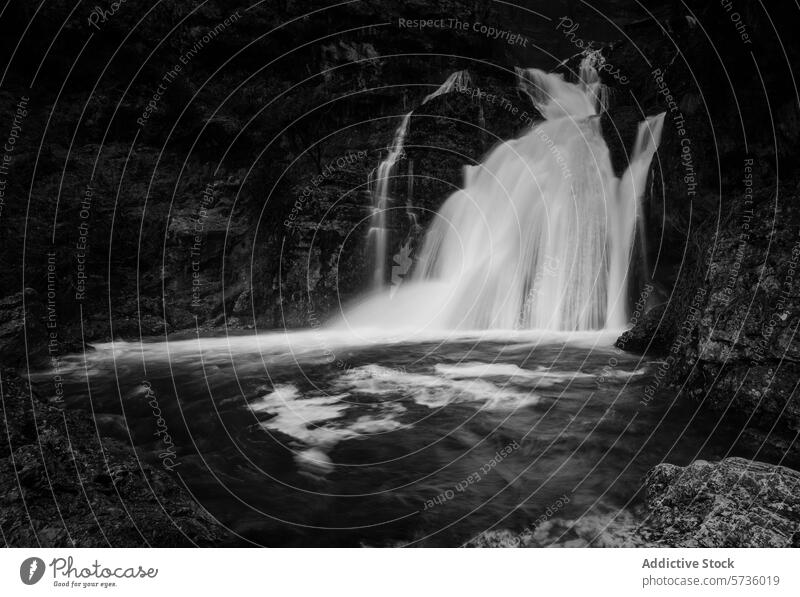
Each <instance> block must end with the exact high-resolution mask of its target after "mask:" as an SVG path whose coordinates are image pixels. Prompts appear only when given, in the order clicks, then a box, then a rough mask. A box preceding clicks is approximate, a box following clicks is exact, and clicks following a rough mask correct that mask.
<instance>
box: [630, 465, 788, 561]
mask: <svg viewBox="0 0 800 597" xmlns="http://www.w3.org/2000/svg"><path fill="white" fill-rule="evenodd" d="M640 534H641V535H643V536H644V537H645V538H646V539H647V540H648V541H649V542H652V543H654V544H656V545H664V546H670V547H800V473H798V472H797V471H794V470H792V469H788V468H786V467H782V466H773V465H769V464H765V463H762V462H754V461H751V460H745V459H742V458H727V459H725V460H723V461H722V462H719V463H716V464H710V463H708V462H704V461H700V460H698V461H695V462H693V463H692V464H690V465H689V466H687V467H678V466H674V465H671V464H660V465H658V466H657V467H655V468H654V469H653V470H652V471H650V473H649V475H648V477H647V516H646V518H645V520H644V523H643V525H642V528H641V530H640Z"/></svg>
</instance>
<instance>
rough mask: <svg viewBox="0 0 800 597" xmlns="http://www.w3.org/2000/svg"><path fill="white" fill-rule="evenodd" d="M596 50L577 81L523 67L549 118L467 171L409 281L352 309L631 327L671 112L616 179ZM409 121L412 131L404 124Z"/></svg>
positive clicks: (428, 320)
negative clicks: (653, 169) (638, 260)
mask: <svg viewBox="0 0 800 597" xmlns="http://www.w3.org/2000/svg"><path fill="white" fill-rule="evenodd" d="M600 60H602V57H601V56H600V55H599V53H588V54H587V55H586V56H585V58H584V60H583V61H582V63H581V65H580V73H579V80H578V82H577V83H570V82H567V81H565V80H564V78H563V76H561V75H558V74H548V73H545V72H543V71H541V70H538V69H527V70H521V69H519V70H518V75H519V80H520V85H521V87H522V88H523V89H524V90H525V91H526V92H527V93H528V94H529V95H530V97H531V99H532V101H533V102H534V104H535V105H536V107H537V108H538V109H539V111H540V112H541V114H542V115H543V116H544V118H545V120H544V121H542V122H540V123H537V124H536V125H534V126H533V127H532V128H531V130H530V131H529V132H527V133H526V134H525V135H523V136H522V137H520V138H519V139H514V140H511V141H508V142H505V143H503V144H501V145H499V146H498V147H497V148H495V149H494V150H493V151H492V152H491V153H490V154H489V155H488V157H487V158H486V159H485V161H484V162H483V163H482V164H480V165H478V166H471V167H467V168H466V169H465V176H464V179H465V180H464V188H463V189H462V190H459V191H457V192H456V193H454V194H453V195H451V196H450V198H448V199H447V201H446V202H445V203H444V205H443V206H442V208H441V209H440V210H439V213H438V214H437V216H436V217H435V218H434V220H433V222H432V224H431V225H430V227H429V229H428V231H427V233H426V236H425V241H424V246H423V248H422V251H421V253H420V258H419V261H418V263H417V265H416V268H415V270H414V272H413V275H412V277H411V281H410V282H409V283H408V284H406V285H404V286H403V287H402V288H401V291H399V292H397V293H395V295H394V296H393V297H392V298H391V299H389V298H388V297H385V296H382V297H381V296H379V297H373V298H372V299H370V300H368V301H367V302H366V303H365V304H363V305H361V306H360V307H358V308H356V309H355V310H354V311H352V312H351V313H349V314H348V315H347V317H346V319H347V322H348V324H350V325H355V326H367V327H368V326H382V325H385V324H386V322H387V321H396V322H398V325H405V326H409V327H413V328H416V329H420V328H445V329H486V328H493V329H515V328H516V329H519V328H523V329H530V328H536V329H547V330H566V331H572V330H592V329H600V328H603V327H606V328H614V329H617V328H622V327H624V326H625V324H626V320H627V303H628V291H627V288H628V279H629V270H630V261H631V256H632V251H633V244H634V237H635V234H634V233H635V229H636V225H637V221H638V219H639V200H640V197H641V195H642V194H643V191H644V186H645V183H646V178H647V173H648V171H649V168H650V162H651V160H652V157H653V154H654V153H655V150H656V148H657V146H658V143H659V139H660V136H661V130H662V127H663V120H664V114H663V113H662V114H659V115H657V116H653V117H649V118H647V119H646V120H645V121H644V122H642V123H640V125H639V130H638V133H637V138H636V142H635V145H634V148H633V152H632V154H631V158H630V163H629V167H628V169H627V170H626V172H625V173H624V175H623V176H622V178H621V179H619V178H617V177H616V176H615V175H614V171H613V168H612V165H611V160H610V155H609V150H608V147H607V145H606V143H605V141H604V140H603V136H602V133H601V129H600V118H599V115H600V113H601V112H602V111H603V110H604V109H605V106H606V102H607V93H606V91H605V88H604V86H603V85H602V84H601V83H600V79H599V76H598V73H597V70H596V67H597V63H598V61H600ZM401 128H402V127H401Z"/></svg>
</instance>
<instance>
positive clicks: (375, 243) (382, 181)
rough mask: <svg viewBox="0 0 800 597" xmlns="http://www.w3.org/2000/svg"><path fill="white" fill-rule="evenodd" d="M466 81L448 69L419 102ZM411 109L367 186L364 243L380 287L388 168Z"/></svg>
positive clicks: (401, 140)
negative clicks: (369, 211) (369, 202)
mask: <svg viewBox="0 0 800 597" xmlns="http://www.w3.org/2000/svg"><path fill="white" fill-rule="evenodd" d="M469 84H470V78H469V73H468V72H467V71H464V70H459V71H456V72H454V73H452V74H451V75H450V76H449V77H447V79H446V80H445V82H444V83H442V84H441V85H440V86H439V88H438V89H436V91H434V92H433V93H430V94H428V95H426V96H425V98H424V99H423V100H422V103H421V104H420V105H424V104H426V103H427V102H429V101H430V100H432V99H433V98H435V97H438V96H440V95H444V94H445V93H450V92H451V91H453V90H454V89H458V88H464V87H468V86H469ZM412 114H413V111H411V112H409V113H408V114H406V115H405V116H403V119H402V120H401V121H400V126H398V127H397V130H395V133H394V139H393V140H392V145H391V146H390V147H389V153H388V155H387V156H386V159H384V160H383V161H382V162H381V163H380V164H379V165H378V167H377V168H376V169H375V170H373V172H372V174H371V175H370V184H369V187H370V190H371V194H372V217H371V219H370V228H369V232H368V236H367V243H368V245H369V246H371V248H372V251H373V255H374V259H375V264H374V274H373V286H374V288H375V289H381V288H383V287H384V286H385V284H386V247H387V243H388V240H389V239H388V231H387V227H386V209H387V207H388V205H389V200H390V197H389V192H390V184H391V177H392V172H394V168H395V166H396V165H397V162H398V161H399V160H400V158H401V157H402V156H403V145H404V143H405V139H406V135H407V134H408V125H409V123H410V121H411V115H412Z"/></svg>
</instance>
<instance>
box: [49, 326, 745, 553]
mask: <svg viewBox="0 0 800 597" xmlns="http://www.w3.org/2000/svg"><path fill="white" fill-rule="evenodd" d="M612 341H613V335H609V334H608V333H583V334H581V333H578V334H575V333H573V334H563V333H562V334H558V333H538V334H537V333H534V332H525V333H521V332H506V333H501V332H483V333H473V334H469V333H462V334H460V335H457V336H455V335H452V334H451V335H449V336H448V337H446V338H436V337H433V336H431V337H429V338H418V339H416V340H413V341H401V340H396V339H391V338H381V339H378V338H365V337H363V336H362V337H357V336H353V335H350V336H345V335H344V334H342V333H341V331H330V330H326V331H324V332H323V331H319V330H317V331H305V332H295V333H291V334H285V333H275V334H262V335H248V336H236V337H233V336H227V337H218V338H202V339H197V338H194V339H193V338H188V339H178V340H172V341H169V342H163V341H161V342H155V341H153V342H147V341H145V342H143V343H127V342H115V343H113V344H107V345H100V346H98V347H97V350H96V351H94V352H89V353H87V354H86V355H85V356H84V355H75V356H72V357H68V358H66V359H65V361H64V362H63V363H62V365H63V369H62V375H63V376H64V378H65V380H66V398H65V399H66V401H67V405H68V406H74V407H81V408H86V409H91V411H92V412H93V413H94V416H95V420H96V421H97V424H98V427H99V430H100V432H101V433H102V434H103V435H110V436H113V437H117V438H119V439H121V440H124V441H128V442H132V443H133V444H134V445H135V446H136V448H137V450H138V451H139V453H140V454H141V456H142V458H143V460H145V461H147V462H150V463H151V464H154V465H156V466H160V465H161V464H162V463H163V462H164V459H165V458H166V457H169V458H170V459H172V460H169V461H167V464H171V463H172V462H174V466H173V467H171V468H173V470H174V472H175V474H177V475H179V476H180V479H181V481H182V482H183V483H184V484H185V485H186V486H187V487H188V488H189V490H190V491H191V492H192V493H193V494H194V496H195V497H196V498H197V499H198V500H199V502H200V503H201V504H202V505H203V506H205V507H206V508H207V509H208V510H209V511H210V512H211V513H212V514H213V515H214V516H216V517H217V518H218V519H219V520H220V521H221V522H223V523H224V524H225V525H227V526H228V527H229V528H231V529H232V530H234V531H235V532H236V533H237V534H238V535H239V536H240V537H242V541H253V542H257V543H259V544H264V545H298V546H299V545H303V546H330V545H336V546H357V545H396V544H407V543H411V544H413V545H435V546H445V545H460V544H462V543H463V542H464V541H466V540H468V539H470V538H471V537H473V536H475V535H476V534H478V533H480V532H481V531H483V530H486V529H490V528H509V529H517V530H519V529H522V528H524V527H525V526H527V525H529V524H531V522H532V521H534V520H535V519H537V518H538V517H539V516H541V515H542V514H543V513H545V512H546V511H547V510H548V508H549V509H550V510H551V512H552V511H553V508H554V504H556V507H557V510H558V512H557V515H558V516H559V517H560V518H565V519H578V518H580V517H583V516H589V515H595V514H603V513H610V515H611V516H612V518H613V514H614V513H615V512H617V511H618V510H619V509H628V508H630V506H631V505H632V504H634V503H636V501H637V500H638V499H640V496H639V495H638V494H639V492H640V489H641V486H642V481H643V479H644V475H645V473H646V471H647V470H648V469H649V468H651V467H652V466H654V465H655V464H657V463H659V462H661V461H663V460H666V461H669V462H672V463H676V464H686V463H688V462H690V461H691V460H693V459H695V458H713V457H718V456H721V455H723V454H724V453H725V452H726V451H727V450H728V448H729V446H730V445H731V440H732V438H731V434H730V433H729V432H727V431H726V430H724V429H719V428H716V429H715V425H716V419H714V420H705V419H704V418H703V417H701V416H699V415H696V413H695V410H696V404H694V403H686V402H679V401H676V400H675V398H674V393H671V392H669V391H666V390H664V391H659V392H658V393H657V394H656V395H655V397H654V398H653V399H652V400H650V401H649V402H646V403H645V402H643V398H644V396H645V394H644V388H645V386H646V385H647V384H648V383H653V375H652V373H653V371H654V369H655V367H656V365H657V363H655V362H653V361H647V360H642V359H641V358H639V357H636V356H634V355H630V354H626V353H622V352H620V351H619V350H617V349H615V348H613V347H612V346H611V342H612ZM42 383H44V382H42ZM159 416H160V417H161V419H159ZM167 434H168V436H167ZM172 451H174V452H175V455H174V459H173V457H172V455H171V452H172ZM563 496H567V497H568V501H565V500H563V499H560V498H562V497H563Z"/></svg>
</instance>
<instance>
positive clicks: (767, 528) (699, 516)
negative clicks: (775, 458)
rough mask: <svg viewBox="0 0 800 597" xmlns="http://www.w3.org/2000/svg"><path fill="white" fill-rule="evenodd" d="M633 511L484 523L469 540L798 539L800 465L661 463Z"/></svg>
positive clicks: (618, 543)
mask: <svg viewBox="0 0 800 597" xmlns="http://www.w3.org/2000/svg"><path fill="white" fill-rule="evenodd" d="M645 485H646V496H647V497H646V503H645V504H644V505H643V506H641V507H640V508H639V509H638V511H636V512H635V513H634V514H631V513H628V512H609V513H608V514H606V515H597V514H588V515H586V516H583V517H581V518H580V519H578V520H566V519H562V518H553V519H551V520H547V521H544V522H543V523H541V524H539V525H538V526H536V527H535V528H532V529H526V530H524V531H522V532H521V533H513V532H511V531H508V530H501V531H491V532H487V533H484V534H482V535H480V536H479V537H476V538H475V539H474V540H472V541H470V542H469V543H468V545H467V546H468V547H551V546H556V547H799V546H800V473H798V472H797V471H794V470H792V469H788V468H786V467H782V466H774V465H770V464H765V463H762V462H754V461H751V460H745V459H742V458H726V459H725V460H723V461H721V462H718V463H713V464H712V463H708V462H704V461H701V460H697V461H695V462H693V463H692V464H690V465H689V466H686V467H679V466H675V465H672V464H660V465H658V466H656V467H655V468H654V469H653V470H651V471H650V473H649V474H648V476H647V480H646V482H645Z"/></svg>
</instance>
